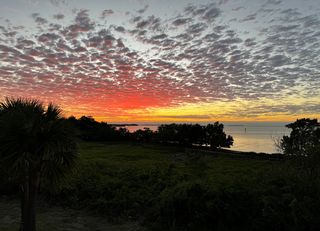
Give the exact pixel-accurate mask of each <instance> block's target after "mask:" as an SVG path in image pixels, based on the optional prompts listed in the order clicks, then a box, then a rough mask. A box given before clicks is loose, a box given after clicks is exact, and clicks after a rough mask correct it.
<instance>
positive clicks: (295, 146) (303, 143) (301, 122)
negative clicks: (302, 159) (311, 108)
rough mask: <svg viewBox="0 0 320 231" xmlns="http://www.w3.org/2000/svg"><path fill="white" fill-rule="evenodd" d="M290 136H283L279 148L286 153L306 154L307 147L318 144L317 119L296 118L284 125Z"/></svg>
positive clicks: (319, 129) (294, 154) (319, 135)
mask: <svg viewBox="0 0 320 231" xmlns="http://www.w3.org/2000/svg"><path fill="white" fill-rule="evenodd" d="M286 127H288V128H291V129H292V131H291V133H290V136H283V138H282V139H281V142H280V148H281V149H282V150H283V152H284V154H286V155H293V156H306V155H307V153H308V151H309V149H312V148H314V147H316V146H319V145H320V123H319V122H318V120H317V119H298V120H297V121H296V122H294V123H291V124H288V125H286Z"/></svg>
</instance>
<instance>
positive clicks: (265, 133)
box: [126, 122, 290, 153]
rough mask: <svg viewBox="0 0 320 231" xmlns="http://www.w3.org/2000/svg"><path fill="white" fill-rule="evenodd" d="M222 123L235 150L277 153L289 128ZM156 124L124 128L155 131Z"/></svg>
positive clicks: (278, 125)
mask: <svg viewBox="0 0 320 231" xmlns="http://www.w3.org/2000/svg"><path fill="white" fill-rule="evenodd" d="M223 124H224V131H225V133H226V134H227V135H231V136H232V137H233V139H234V144H233V146H232V147H231V148H230V149H231V150H237V151H246V152H247V151H248V152H251V151H252V152H264V153H279V152H280V151H279V150H278V149H277V147H276V145H275V143H276V141H277V140H279V139H281V137H282V136H284V135H289V134H290V129H288V128H286V127H285V125H286V124H288V122H224V123H223ZM158 125H159V124H139V126H127V127H126V128H127V129H128V130H129V131H130V132H134V131H136V130H138V129H144V128H150V129H151V130H153V131H156V130H157V128H158ZM202 125H205V124H202Z"/></svg>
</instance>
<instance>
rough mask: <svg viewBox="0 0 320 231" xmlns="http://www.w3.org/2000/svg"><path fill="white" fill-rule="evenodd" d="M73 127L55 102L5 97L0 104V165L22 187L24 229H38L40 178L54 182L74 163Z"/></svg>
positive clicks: (74, 141) (22, 224)
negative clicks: (37, 210) (47, 103)
mask: <svg viewBox="0 0 320 231" xmlns="http://www.w3.org/2000/svg"><path fill="white" fill-rule="evenodd" d="M74 137H75V136H74V133H73V129H72V127H70V126H69V125H68V123H67V121H66V120H65V119H63V117H62V115H61V109H60V108H59V107H57V106H55V105H53V104H49V105H48V106H47V107H45V106H44V104H43V103H42V102H40V101H38V100H33V99H23V98H18V99H13V98H6V99H5V100H4V102H1V103H0V164H1V167H3V168H6V169H7V171H9V172H10V173H11V176H12V178H14V179H15V180H16V181H17V183H19V186H20V189H21V226H20V230H21V231H35V230H36V211H35V205H36V198H37V192H38V188H39V183H40V180H41V179H45V180H47V181H48V182H51V183H54V182H55V181H57V180H58V179H59V178H60V177H61V176H63V175H64V174H65V173H66V171H67V170H68V169H70V167H71V166H72V165H73V164H74V162H75V159H76V150H77V144H76V140H75V138H74Z"/></svg>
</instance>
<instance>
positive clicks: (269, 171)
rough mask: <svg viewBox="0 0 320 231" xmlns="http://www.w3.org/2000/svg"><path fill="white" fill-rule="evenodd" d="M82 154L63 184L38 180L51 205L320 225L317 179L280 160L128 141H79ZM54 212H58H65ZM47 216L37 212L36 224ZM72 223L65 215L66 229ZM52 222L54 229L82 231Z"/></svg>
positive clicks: (200, 221)
mask: <svg viewBox="0 0 320 231" xmlns="http://www.w3.org/2000/svg"><path fill="white" fill-rule="evenodd" d="M79 155H80V157H79V160H78V163H77V166H76V168H75V169H74V170H73V172H71V173H70V174H69V175H68V176H67V177H66V179H65V180H64V181H63V182H60V183H59V184H57V185H56V186H54V185H52V182H45V181H44V182H42V188H41V194H40V195H41V198H42V199H44V200H45V201H47V202H49V204H50V205H55V206H56V207H55V208H61V207H68V208H72V209H76V210H80V211H90V214H93V215H94V214H95V215H94V216H93V217H95V216H97V217H99V219H100V218H102V220H103V222H105V224H110V222H111V223H114V222H116V223H119V222H120V223H122V222H125V223H126V222H129V224H137V223H139V224H140V225H142V226H144V227H145V228H146V229H148V230H200V231H201V230H204V231H205V230H237V231H239V230H314V227H318V226H319V225H320V224H319V221H320V210H319V208H320V200H319V197H318V195H319V192H320V189H319V187H318V186H319V181H318V178H317V177H315V180H314V181H311V180H309V179H308V178H309V176H307V175H304V173H301V172H299V171H296V170H294V169H293V168H291V167H290V165H288V164H287V163H286V161H285V160H280V161H279V160H268V159H260V158H256V157H255V156H254V155H253V156H250V155H233V154H232V153H222V152H221V153H212V152H207V151H204V150H195V149H188V148H182V147H177V146H163V145H155V144H137V143H134V144H133V143H125V142H124V143H97V142H81V143H80V149H79ZM306 179H307V180H306ZM43 211H44V210H43ZM59 211H60V212H59V213H57V215H56V216H55V217H63V216H67V217H68V216H69V215H68V214H70V212H64V211H63V210H59ZM41 217H42V218H41ZM49 217H50V216H47V217H45V216H42V215H41V213H40V216H39V223H40V225H41V224H43V223H44V224H46V223H45V222H48V220H47V219H49V220H50V219H51V218H49ZM83 219H85V218H83ZM88 219H89V218H88ZM90 219H91V218H90ZM90 219H89V220H90ZM102 220H100V221H97V226H96V228H95V227H94V225H91V226H90V225H89V226H90V229H87V230H109V229H100V228H101V227H100V226H99V224H100V223H101V222H102ZM61 222H62V223H63V222H64V221H60V223H61ZM70 222H71V221H70V220H68V219H65V225H66V226H67V227H69V226H68V223H70ZM103 222H102V223H103ZM56 223H59V222H56ZM71 223H72V222H71ZM92 223H94V222H92ZM92 223H91V224H92ZM52 224H53V226H52V230H81V229H77V228H72V227H71V228H68V229H61V227H62V226H59V227H60V228H59V227H58V226H57V225H55V222H53V223H52ZM48 227H49V225H48ZM0 228H2V227H1V226H0ZM131 228H132V226H131V227H127V226H123V228H122V229H120V228H119V230H132V229H131ZM135 228H137V227H136V226H135ZM138 228H141V226H139V227H138ZM2 229H3V230H5V229H4V228H2ZM83 230H84V229H83ZM111 230H112V229H111Z"/></svg>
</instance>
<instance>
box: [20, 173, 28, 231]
mask: <svg viewBox="0 0 320 231" xmlns="http://www.w3.org/2000/svg"><path fill="white" fill-rule="evenodd" d="M28 201H29V179H28V175H27V174H26V175H25V177H24V181H23V183H21V223H20V231H27V228H26V227H27V216H28Z"/></svg>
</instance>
